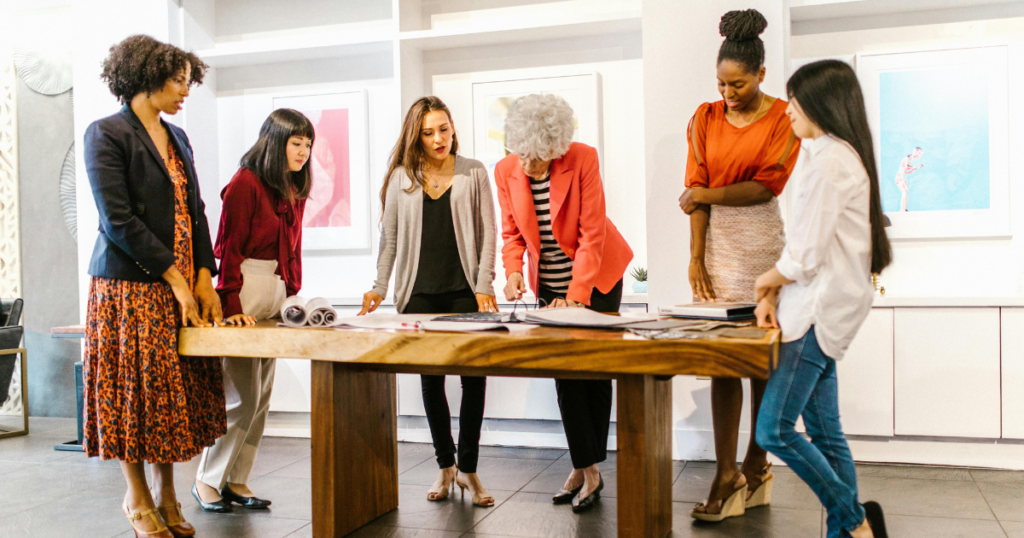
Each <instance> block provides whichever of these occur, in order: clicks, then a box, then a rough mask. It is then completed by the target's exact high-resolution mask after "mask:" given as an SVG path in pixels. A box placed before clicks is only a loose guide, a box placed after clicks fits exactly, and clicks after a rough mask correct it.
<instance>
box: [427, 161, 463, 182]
mask: <svg viewBox="0 0 1024 538" xmlns="http://www.w3.org/2000/svg"><path fill="white" fill-rule="evenodd" d="M447 161H448V159H447V158H445V163H444V164H442V165H441V167H440V168H438V169H437V171H438V172H440V173H443V172H444V171H445V168H448V162H447ZM423 171H424V172H427V167H424V170H423ZM454 171H455V159H454V158H453V159H452V172H454ZM427 173H428V174H429V175H430V177H431V181H432V182H433V183H432V184H431V186H432V187H434V189H437V188H438V184H437V176H435V175H434V173H433V172H427Z"/></svg>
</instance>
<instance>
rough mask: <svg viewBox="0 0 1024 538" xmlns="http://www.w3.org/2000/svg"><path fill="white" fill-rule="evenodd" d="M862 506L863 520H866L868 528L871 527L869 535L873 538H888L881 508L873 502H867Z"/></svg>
mask: <svg viewBox="0 0 1024 538" xmlns="http://www.w3.org/2000/svg"><path fill="white" fill-rule="evenodd" d="M862 506H864V519H866V520H868V526H869V527H871V534H874V535H875V538H889V533H888V532H887V531H886V530H885V516H884V515H883V514H882V506H881V505H880V504H878V503H876V502H875V501H868V502H866V503H864V504H863V505H862Z"/></svg>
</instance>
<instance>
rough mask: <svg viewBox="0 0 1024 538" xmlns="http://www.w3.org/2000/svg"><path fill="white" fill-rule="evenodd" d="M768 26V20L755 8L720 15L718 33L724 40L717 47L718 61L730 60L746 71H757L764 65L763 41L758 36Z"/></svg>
mask: <svg viewBox="0 0 1024 538" xmlns="http://www.w3.org/2000/svg"><path fill="white" fill-rule="evenodd" d="M767 27H768V21H767V20H766V19H765V18H764V15H761V12H759V11H758V10H756V9H747V10H743V11H730V12H728V13H726V14H725V15H722V21H721V22H720V23H719V24H718V33H720V34H722V37H724V38H725V41H723V42H722V46H721V47H720V48H719V49H718V62H717V63H722V61H723V60H732V61H734V62H737V63H739V64H740V65H742V66H743V68H744V69H745V70H746V71H747V73H757V72H758V71H759V70H760V69H761V67H762V66H763V65H764V41H761V38H760V37H758V36H760V35H761V32H764V29H765V28H767Z"/></svg>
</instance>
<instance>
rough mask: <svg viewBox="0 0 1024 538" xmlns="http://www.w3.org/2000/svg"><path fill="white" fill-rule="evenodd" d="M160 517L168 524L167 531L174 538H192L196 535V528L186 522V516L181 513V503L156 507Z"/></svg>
mask: <svg viewBox="0 0 1024 538" xmlns="http://www.w3.org/2000/svg"><path fill="white" fill-rule="evenodd" d="M156 510H157V511H158V512H160V517H162V518H163V519H164V521H165V522H166V523H167V530H169V531H171V534H172V535H173V536H174V538H192V537H193V536H195V535H196V528H195V527H193V526H192V524H191V523H189V522H188V521H185V515H184V514H182V513H181V503H173V504H165V505H162V506H158V507H156Z"/></svg>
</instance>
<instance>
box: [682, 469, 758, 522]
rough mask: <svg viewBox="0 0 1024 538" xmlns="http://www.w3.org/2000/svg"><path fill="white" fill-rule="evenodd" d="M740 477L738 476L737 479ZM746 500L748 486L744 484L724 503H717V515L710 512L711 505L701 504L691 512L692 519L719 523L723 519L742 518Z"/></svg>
mask: <svg viewBox="0 0 1024 538" xmlns="http://www.w3.org/2000/svg"><path fill="white" fill-rule="evenodd" d="M739 476H743V473H739ZM739 476H737V479H738V478H739ZM735 483H736V482H735V481H734V482H733V484H734V485H735ZM746 499H747V484H746V483H744V484H743V485H742V486H740V487H739V488H737V489H734V490H733V492H732V494H730V495H729V497H728V498H726V499H725V500H724V501H721V500H720V501H716V504H718V505H719V506H720V508H719V510H718V513H717V514H712V513H711V512H710V510H709V508H710V507H711V505H709V504H707V503H699V504H697V506H694V507H693V510H691V511H690V517H692V518H694V519H699V520H701V521H707V522H710V523H718V522H720V521H722V520H723V519H727V518H730V517H736V516H742V515H743V514H744V512H745V511H746V508H745V504H746Z"/></svg>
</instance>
